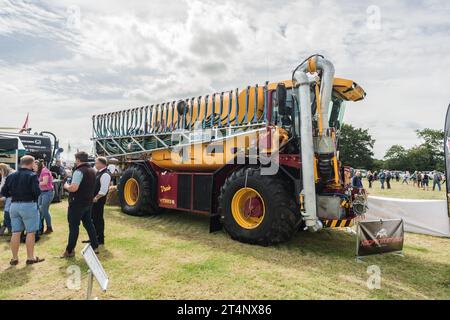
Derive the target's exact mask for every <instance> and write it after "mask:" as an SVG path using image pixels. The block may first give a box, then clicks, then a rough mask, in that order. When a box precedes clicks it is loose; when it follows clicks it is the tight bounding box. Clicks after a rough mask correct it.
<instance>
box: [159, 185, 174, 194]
mask: <svg viewBox="0 0 450 320" xmlns="http://www.w3.org/2000/svg"><path fill="white" fill-rule="evenodd" d="M170 190H172V186H167V187H165V186H161V192H162V193H164V192H169V191H170Z"/></svg>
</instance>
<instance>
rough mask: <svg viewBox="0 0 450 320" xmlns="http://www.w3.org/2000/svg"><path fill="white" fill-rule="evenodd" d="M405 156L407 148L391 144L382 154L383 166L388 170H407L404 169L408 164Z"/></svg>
mask: <svg viewBox="0 0 450 320" xmlns="http://www.w3.org/2000/svg"><path fill="white" fill-rule="evenodd" d="M407 156H408V150H406V149H405V148H404V147H403V146H400V145H397V144H396V145H393V146H392V147H391V148H389V150H388V151H387V152H386V155H385V156H384V159H385V163H384V166H385V167H386V168H388V169H390V170H407V169H405V167H407V165H408V160H407Z"/></svg>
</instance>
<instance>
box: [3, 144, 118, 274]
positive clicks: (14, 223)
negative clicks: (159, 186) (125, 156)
mask: <svg viewBox="0 0 450 320" xmlns="http://www.w3.org/2000/svg"><path fill="white" fill-rule="evenodd" d="M88 159H89V158H88V154H87V153H86V152H78V153H77V154H76V155H75V167H74V168H73V170H72V171H70V170H67V169H66V168H65V167H64V165H63V164H62V163H61V161H57V162H56V163H55V164H54V165H53V166H51V167H50V169H48V168H47V167H46V166H45V163H44V161H41V160H35V159H34V158H33V157H32V156H24V157H22V158H21V159H20V168H19V169H18V170H17V171H14V170H12V169H11V168H10V167H9V166H8V165H6V164H0V198H3V201H4V219H3V224H2V226H1V230H0V233H1V234H2V235H11V240H10V247H11V253H12V259H11V261H10V265H11V266H16V265H18V264H19V247H20V242H21V239H22V238H25V244H26V251H27V260H26V264H27V265H32V264H36V263H41V262H43V261H45V259H43V258H39V257H38V256H36V255H35V252H34V247H35V243H36V241H38V240H39V238H40V237H41V236H46V235H49V234H51V233H53V232H54V228H53V225H52V219H51V213H50V205H51V203H52V201H53V198H54V184H53V179H54V178H55V177H58V178H62V179H63V180H64V189H65V190H66V191H67V192H68V195H69V202H68V203H69V204H68V209H67V220H68V224H69V234H68V241H67V246H66V248H65V249H64V252H63V253H62V255H61V258H72V257H74V256H75V247H76V245H77V242H78V236H79V226H80V223H82V224H83V227H84V228H85V229H86V231H87V233H88V235H89V240H88V241H83V242H85V243H90V244H91V246H92V248H93V249H94V251H95V252H96V253H97V254H98V253H99V247H100V246H101V245H104V243H105V235H104V229H105V223H104V217H103V215H104V206H105V204H106V198H107V195H108V191H109V186H110V183H111V174H110V171H109V170H108V161H107V159H106V158H103V157H99V158H97V159H96V160H95V165H94V167H92V165H91V164H90V163H89V162H88Z"/></svg>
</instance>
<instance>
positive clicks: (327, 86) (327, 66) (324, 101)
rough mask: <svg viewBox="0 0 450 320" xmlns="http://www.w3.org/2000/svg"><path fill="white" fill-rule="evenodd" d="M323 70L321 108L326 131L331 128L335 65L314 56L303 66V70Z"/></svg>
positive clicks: (313, 71) (323, 126) (312, 71)
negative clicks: (330, 111)
mask: <svg viewBox="0 0 450 320" xmlns="http://www.w3.org/2000/svg"><path fill="white" fill-rule="evenodd" d="M318 70H321V71H322V77H321V83H320V110H321V112H320V113H321V119H322V128H323V130H324V131H326V130H327V129H329V128H330V124H329V121H328V118H329V116H328V113H329V110H330V103H331V96H332V94H333V82H334V74H335V69H334V65H333V64H332V63H331V62H330V61H329V60H327V59H325V58H323V57H321V56H314V57H312V58H311V59H309V61H308V63H307V64H305V66H304V67H303V68H302V71H303V72H309V73H315V72H317V71H318Z"/></svg>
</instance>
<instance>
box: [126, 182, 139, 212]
mask: <svg viewBox="0 0 450 320" xmlns="http://www.w3.org/2000/svg"><path fill="white" fill-rule="evenodd" d="M139 193H140V190H139V183H138V182H137V180H136V179H134V178H131V179H129V180H128V181H127V182H126V183H125V187H124V197H125V202H126V203H127V205H129V206H134V205H136V203H137V202H138V200H139Z"/></svg>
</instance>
